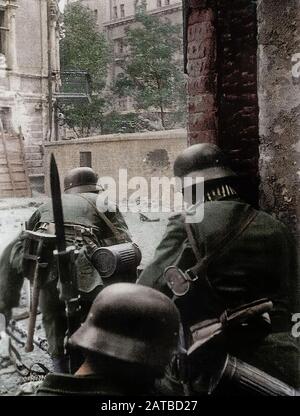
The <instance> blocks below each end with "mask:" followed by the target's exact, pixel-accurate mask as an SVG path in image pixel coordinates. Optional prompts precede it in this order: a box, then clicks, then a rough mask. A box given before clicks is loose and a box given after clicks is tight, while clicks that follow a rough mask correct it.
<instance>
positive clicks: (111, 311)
mask: <svg viewBox="0 0 300 416" xmlns="http://www.w3.org/2000/svg"><path fill="white" fill-rule="evenodd" d="M178 332H179V312H178V310H177V308H176V306H175V305H174V303H173V302H172V301H171V300H170V299H169V298H168V297H167V296H165V295H164V294H162V293H161V292H158V291H157V290H154V289H152V288H150V287H146V286H142V285H138V284H133V283H115V284H112V285H110V286H107V287H106V288H104V289H103V290H102V291H101V292H100V293H99V294H98V296H97V297H96V299H95V301H94V303H93V305H92V307H91V309H90V312H89V314H88V316H87V319H86V321H85V322H84V323H83V324H82V325H81V327H80V328H79V329H78V330H77V331H76V332H75V333H74V334H73V335H72V337H71V338H70V340H69V343H70V345H71V346H74V347H79V348H81V349H83V350H86V351H90V352H93V353H96V354H97V353H99V354H102V355H106V356H109V357H113V358H116V359H119V360H122V361H126V362H130V363H134V364H140V365H142V366H145V367H148V368H151V369H152V370H154V372H155V373H159V374H161V373H162V372H163V371H164V368H165V366H166V365H167V364H168V362H169V361H170V359H171V356H172V353H173V352H174V350H175V349H176V347H177V343H178Z"/></svg>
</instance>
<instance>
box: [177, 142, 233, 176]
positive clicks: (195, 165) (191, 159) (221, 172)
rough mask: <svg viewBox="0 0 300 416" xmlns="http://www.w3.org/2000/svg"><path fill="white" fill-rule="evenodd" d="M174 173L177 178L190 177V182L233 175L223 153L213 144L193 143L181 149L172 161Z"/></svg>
mask: <svg viewBox="0 0 300 416" xmlns="http://www.w3.org/2000/svg"><path fill="white" fill-rule="evenodd" d="M174 175H175V176H176V177H179V178H184V177H191V178H192V183H193V184H196V183H198V182H200V180H201V179H200V178H204V181H213V180H216V179H220V178H226V177H233V176H236V174H235V173H234V172H233V171H232V170H231V169H230V168H229V166H228V162H227V160H226V158H225V155H224V153H223V152H222V151H221V149H220V148H219V147H218V146H216V145H215V144H211V143H201V144H195V145H193V146H190V147H188V148H186V149H185V150H183V151H182V152H181V153H180V155H179V156H178V157H177V158H176V160H175V162H174Z"/></svg>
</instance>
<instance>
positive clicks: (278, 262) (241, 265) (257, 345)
mask: <svg viewBox="0 0 300 416" xmlns="http://www.w3.org/2000/svg"><path fill="white" fill-rule="evenodd" d="M249 208H250V207H249V205H247V204H245V203H244V202H242V201H239V200H219V201H212V202H206V203H205V204H204V219H203V221H202V222H201V223H195V224H193V225H192V229H193V233H194V236H195V238H196V241H197V244H198V248H199V250H200V252H203V253H204V252H206V253H207V252H210V250H211V248H212V247H214V246H215V244H216V241H218V240H219V239H220V238H222V236H224V235H225V234H227V233H228V231H229V230H230V229H232V227H233V226H234V225H235V223H236V221H238V220H239V218H241V216H242V215H244V213H245V212H247V211H248V210H249ZM195 263H196V261H195V257H194V254H193V252H192V249H191V246H190V244H189V242H188V240H187V234H186V231H185V226H184V221H183V217H182V215H180V214H176V215H174V216H172V217H171V218H170V220H169V223H168V225H167V229H166V233H165V235H164V237H163V239H162V241H161V242H160V244H159V245H158V247H157V249H156V252H155V255H154V259H153V261H152V262H151V263H150V264H149V265H148V266H147V267H146V268H145V270H144V271H143V272H142V274H141V275H140V278H139V280H138V283H140V284H143V285H147V286H151V287H153V288H155V289H158V290H160V291H162V292H164V293H166V294H167V295H169V296H170V297H171V296H172V292H171V291H170V290H169V288H168V287H167V284H166V282H165V280H164V277H163V273H164V270H165V269H166V267H168V266H171V265H177V266H178V267H180V268H181V269H182V270H186V269H187V268H189V267H191V266H193V265H194V264H195ZM296 264H297V256H296V248H295V244H294V242H293V239H292V237H291V235H290V233H289V231H288V230H287V228H286V227H285V226H284V225H283V224H282V223H281V222H279V221H277V220H276V219H274V218H273V217H271V216H270V215H268V214H266V213H265V212H263V211H258V213H257V216H256V217H255V219H254V220H253V222H252V223H251V224H250V225H249V226H248V227H247V228H246V230H245V231H244V232H243V233H242V234H241V235H240V236H239V237H238V238H237V239H236V240H233V241H232V242H230V243H229V244H228V245H227V247H226V249H225V250H224V251H223V252H222V254H221V255H220V256H217V257H216V258H215V259H214V260H213V261H212V262H211V263H210V264H209V266H208V270H207V276H208V279H209V281H210V283H211V285H212V286H213V288H214V293H215V294H216V295H217V297H218V299H219V300H221V301H220V303H219V304H216V303H215V302H214V301H213V300H212V298H211V296H210V293H209V292H208V290H207V287H205V285H204V287H203V288H201V290H200V289H199V291H196V293H194V294H193V297H192V298H191V299H189V304H188V305H187V306H185V308H183V309H180V312H181V316H182V321H183V324H184V325H187V326H190V325H192V324H194V323H196V322H199V321H202V320H205V319H209V318H216V317H218V316H220V313H222V311H223V310H224V309H226V308H234V307H235V306H239V305H242V304H245V303H247V302H251V301H253V300H256V299H261V298H264V297H267V298H269V299H271V300H272V301H273V304H274V310H273V312H272V313H271V314H270V315H271V320H272V331H273V333H272V334H271V335H269V336H267V337H265V338H264V339H263V340H261V339H260V341H259V342H258V341H257V339H256V340H254V339H253V342H251V339H250V340H249V339H247V340H244V342H243V340H236V341H235V342H234V343H233V345H232V349H231V351H230V352H231V353H232V354H233V355H236V356H237V357H238V358H241V359H243V360H244V361H246V362H249V363H250V364H252V365H256V366H257V367H258V368H260V369H262V370H264V371H265V372H267V373H269V374H271V375H273V376H274V377H277V378H279V379H281V380H282V381H284V382H286V383H287V384H290V385H292V386H294V387H298V388H299V385H300V383H299V382H300V376H299V369H300V366H299V362H300V355H299V348H298V346H297V344H296V342H295V339H293V338H292V337H291V336H290V334H289V332H288V331H289V330H290V326H291V312H292V308H293V305H294V302H293V298H292V294H293V293H294V292H296V289H297V272H296ZM200 280H201V279H200ZM197 283H198V282H197ZM194 292H195V291H194Z"/></svg>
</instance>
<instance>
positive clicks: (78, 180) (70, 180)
mask: <svg viewBox="0 0 300 416" xmlns="http://www.w3.org/2000/svg"><path fill="white" fill-rule="evenodd" d="M97 182H98V175H97V174H96V173H95V172H94V171H93V169H91V168H87V167H82V168H75V169H72V170H70V171H69V172H68V173H67V175H66V176H65V179H64V192H65V193H67V194H74V193H80V192H95V191H99V188H98V187H97Z"/></svg>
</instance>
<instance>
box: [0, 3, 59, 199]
mask: <svg viewBox="0 0 300 416" xmlns="http://www.w3.org/2000/svg"><path fill="white" fill-rule="evenodd" d="M58 19H59V11H58V4H57V1H56V0H0V48H1V49H0V117H1V120H2V123H3V126H4V130H5V131H7V132H8V133H12V134H18V133H19V132H20V131H21V134H22V136H23V137H24V150H25V159H26V164H27V170H28V173H29V179H30V182H31V186H32V189H36V190H39V191H42V189H43V181H44V166H43V153H44V152H43V146H44V143H45V141H47V140H50V139H51V136H52V135H53V108H52V107H53V102H52V100H53V94H54V93H55V90H57V88H58V83H59V32H58V29H59V25H58Z"/></svg>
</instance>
